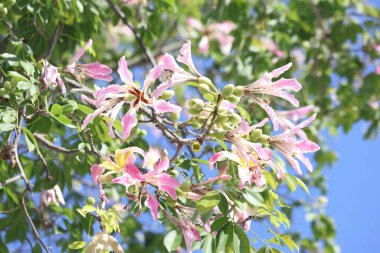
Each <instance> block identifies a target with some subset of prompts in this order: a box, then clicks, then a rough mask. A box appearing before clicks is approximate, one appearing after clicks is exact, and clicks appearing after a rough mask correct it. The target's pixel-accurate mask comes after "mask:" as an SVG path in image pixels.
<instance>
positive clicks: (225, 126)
mask: <svg viewBox="0 0 380 253" xmlns="http://www.w3.org/2000/svg"><path fill="white" fill-rule="evenodd" d="M222 127H223V129H225V130H231V129H232V126H231V125H230V124H229V123H228V122H226V123H223V124H222Z"/></svg>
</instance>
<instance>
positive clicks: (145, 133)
mask: <svg viewBox="0 0 380 253" xmlns="http://www.w3.org/2000/svg"><path fill="white" fill-rule="evenodd" d="M147 134H148V133H147V132H146V130H145V129H140V133H139V136H140V137H145V136H146V135H147Z"/></svg>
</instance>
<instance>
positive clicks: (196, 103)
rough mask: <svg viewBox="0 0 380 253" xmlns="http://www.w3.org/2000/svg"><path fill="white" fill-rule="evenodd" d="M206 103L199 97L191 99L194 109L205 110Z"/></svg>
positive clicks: (190, 104)
mask: <svg viewBox="0 0 380 253" xmlns="http://www.w3.org/2000/svg"><path fill="white" fill-rule="evenodd" d="M204 104H205V103H204V102H203V100H202V99H199V98H193V99H190V100H189V106H190V108H192V109H196V110H203V107H204Z"/></svg>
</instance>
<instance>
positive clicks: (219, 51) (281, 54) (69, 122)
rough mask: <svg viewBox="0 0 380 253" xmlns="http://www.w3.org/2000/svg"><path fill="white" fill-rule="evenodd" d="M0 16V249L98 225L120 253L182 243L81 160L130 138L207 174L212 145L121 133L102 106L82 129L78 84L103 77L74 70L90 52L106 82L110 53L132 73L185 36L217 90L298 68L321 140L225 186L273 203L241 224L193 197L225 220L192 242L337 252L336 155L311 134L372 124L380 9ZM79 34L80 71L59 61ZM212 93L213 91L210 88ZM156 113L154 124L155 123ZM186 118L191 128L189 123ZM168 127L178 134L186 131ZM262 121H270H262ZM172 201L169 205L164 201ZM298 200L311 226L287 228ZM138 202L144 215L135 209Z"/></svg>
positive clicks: (27, 9)
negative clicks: (276, 166) (310, 151)
mask: <svg viewBox="0 0 380 253" xmlns="http://www.w3.org/2000/svg"><path fill="white" fill-rule="evenodd" d="M0 19H1V24H0V53H1V54H0V66H1V72H0V139H1V147H0V148H1V149H0V150H1V151H0V171H1V173H0V196H1V200H2V201H1V203H0V252H26V251H30V250H32V251H33V252H44V249H43V247H44V246H46V245H47V248H49V249H50V250H51V252H68V251H72V252H75V250H77V251H78V252H80V251H84V250H85V248H84V247H85V246H88V245H89V242H91V240H93V237H94V235H95V234H96V233H97V232H99V230H100V229H102V230H104V231H107V232H112V235H113V236H114V237H115V238H116V239H117V241H118V243H119V244H120V245H121V247H122V248H123V249H124V251H125V252H137V251H138V250H144V251H145V252H168V251H171V250H176V249H177V248H179V247H182V248H185V247H186V246H185V240H183V239H182V235H181V233H180V231H179V230H178V229H177V228H176V226H174V225H173V224H172V223H170V222H168V221H167V220H166V219H165V216H167V214H166V213H163V212H160V213H159V217H158V219H159V220H160V221H161V223H159V222H158V221H152V219H151V218H150V216H149V215H148V213H149V210H148V209H146V207H145V208H143V209H142V210H138V207H137V206H136V205H129V202H128V200H127V199H126V197H125V189H124V188H122V187H121V186H120V187H119V186H114V187H107V188H106V195H107V196H108V198H109V199H110V202H107V203H105V202H104V201H101V199H100V197H99V190H98V186H97V185H96V184H94V182H93V179H92V178H91V172H90V167H91V165H94V164H100V163H101V162H102V161H103V160H102V159H101V157H103V156H107V155H110V154H114V153H115V151H116V150H117V149H122V148H127V147H135V146H136V147H139V148H141V149H142V150H144V151H146V152H147V151H148V150H149V147H152V146H158V147H159V148H160V149H163V148H165V149H167V150H168V153H169V154H170V155H169V158H172V157H174V158H175V159H174V164H175V166H176V167H178V168H179V169H178V170H180V171H184V172H183V173H185V174H186V175H188V177H189V178H190V180H191V182H192V183H194V184H195V183H198V184H199V183H200V182H202V180H203V179H207V178H208V177H211V176H215V175H216V174H215V173H214V172H215V171H214V172H212V173H214V174H212V173H211V172H209V169H208V166H207V163H208V161H207V160H208V159H209V158H210V157H211V155H212V154H213V153H215V152H217V151H221V150H222V149H223V144H221V143H220V142H218V143H216V144H215V143H211V142H210V143H207V145H206V144H205V145H202V149H201V150H200V152H199V153H198V152H197V151H199V150H197V149H200V147H197V146H196V145H195V144H193V145H192V146H191V145H189V146H187V147H186V148H184V149H183V150H181V149H179V148H177V147H176V146H175V145H173V144H172V143H170V140H171V139H170V138H167V136H163V134H161V133H160V129H161V128H160V127H157V128H158V133H159V134H158V135H157V134H156V135H155V133H156V132H157V131H156V132H155V131H154V129H153V128H151V127H146V126H145V127H143V126H142V127H138V128H134V129H132V132H131V136H132V137H131V138H129V139H127V141H122V140H120V139H117V138H116V139H114V138H111V137H110V135H109V133H108V129H107V125H108V123H109V121H110V119H109V118H108V117H97V118H95V119H94V121H93V123H92V124H89V125H88V126H87V129H86V130H81V125H82V123H83V121H84V119H85V118H86V116H88V115H89V114H91V113H93V112H94V106H92V105H91V104H90V103H88V102H86V100H84V99H82V98H81V95H83V94H84V95H87V96H90V95H91V94H92V93H93V91H94V89H95V88H96V87H105V86H106V85H107V84H108V83H107V82H106V81H95V80H93V79H91V78H86V79H84V78H82V75H87V76H90V77H93V76H95V77H99V75H100V72H101V71H100V70H99V69H98V72H96V73H92V72H86V67H88V66H89V65H86V64H87V63H93V62H101V63H102V64H104V65H107V66H109V67H110V68H112V69H113V70H114V73H113V74H112V77H113V82H112V83H121V80H120V79H119V76H118V75H117V74H116V70H117V69H118V65H117V62H118V61H119V59H120V58H121V57H122V56H125V58H126V59H127V61H128V67H129V69H130V70H131V71H132V72H133V73H134V76H135V80H136V81H139V82H141V84H142V83H143V79H144V76H145V74H146V73H148V71H149V70H150V69H151V67H152V65H156V64H157V62H159V61H160V60H161V59H162V57H163V55H164V54H165V53H170V54H173V55H179V50H180V48H181V47H182V45H183V44H184V43H185V42H186V41H187V40H190V41H191V42H192V52H193V59H194V63H195V65H196V66H197V68H198V70H199V71H200V72H201V73H202V74H203V75H204V76H206V77H209V78H210V79H212V82H213V83H214V84H215V85H216V88H217V89H219V90H222V89H223V87H224V86H225V85H226V84H228V83H232V84H234V85H236V87H238V86H239V85H246V84H249V83H252V81H253V80H258V79H259V78H260V77H261V76H262V75H263V73H265V72H269V71H271V70H273V69H276V68H278V67H281V66H284V65H286V64H287V63H289V62H292V63H293V66H292V68H291V69H290V70H289V71H287V72H286V73H284V74H283V75H284V76H285V77H288V78H291V77H296V78H297V80H298V81H299V82H300V83H301V84H302V86H303V88H302V90H300V91H299V92H298V93H297V94H295V96H296V98H297V99H298V100H299V104H300V106H301V107H302V106H309V105H314V107H313V108H312V111H314V112H317V113H318V116H317V120H315V121H314V123H313V124H312V126H310V127H309V128H306V129H304V131H305V132H306V134H307V136H308V138H309V139H310V140H312V141H314V142H316V143H318V144H319V145H320V147H321V149H320V150H319V151H318V152H316V153H315V155H314V157H313V158H314V161H315V163H314V164H315V166H314V171H313V172H312V173H308V172H306V171H305V172H304V174H303V176H297V177H295V176H293V175H292V173H291V172H289V174H286V177H285V179H284V180H283V181H284V183H283V184H281V183H280V181H281V180H278V179H276V178H275V177H272V179H269V178H266V180H267V186H265V187H264V188H260V187H256V186H255V187H252V188H249V189H247V191H244V192H243V193H239V191H237V193H236V191H235V192H234V191H232V190H231V191H230V193H231V194H232V195H233V194H235V193H236V196H235V195H233V196H235V197H236V198H237V199H239V198H244V199H245V200H246V202H247V203H248V205H249V206H250V208H253V209H255V210H256V211H257V210H259V209H260V208H264V209H265V210H269V209H270V210H271V213H270V214H268V215H262V216H261V215H257V216H255V215H253V216H252V217H246V220H247V221H248V220H252V224H254V226H253V225H251V229H250V231H249V232H247V231H244V230H243V229H244V228H245V227H244V226H245V224H244V222H241V221H240V223H239V222H232V221H231V220H229V219H228V218H227V216H228V215H227V213H228V211H231V210H229V206H230V205H229V203H228V200H226V197H225V196H224V195H223V194H219V193H218V191H209V192H208V193H207V194H206V195H204V196H203V197H202V199H201V200H200V201H199V200H198V201H197V202H196V204H194V205H195V206H196V212H200V213H201V214H202V215H201V216H202V222H205V221H207V220H208V219H209V218H210V217H211V216H212V212H211V213H210V212H209V211H210V208H211V210H212V209H213V208H214V207H216V206H218V207H219V210H221V214H222V216H220V217H222V218H220V217H218V219H215V221H214V223H212V224H213V225H212V226H211V231H213V233H214V236H212V235H211V234H208V233H204V234H202V233H201V238H202V240H201V241H200V242H194V243H193V249H194V250H196V249H202V250H203V251H204V252H217V251H218V252H249V250H250V251H252V252H280V251H281V250H285V248H289V249H292V250H293V249H298V247H299V250H300V251H301V252H321V250H324V252H339V246H338V245H337V244H336V243H335V241H334V240H335V232H336V231H335V225H334V221H333V219H332V218H331V217H329V216H328V215H326V214H325V212H324V211H323V209H324V207H325V204H326V199H325V197H324V196H325V195H326V193H327V186H326V182H325V176H324V174H323V170H325V169H326V168H327V167H328V166H330V165H331V164H332V163H334V162H335V161H336V159H337V154H336V153H335V152H334V151H333V150H329V148H328V147H327V145H326V144H325V140H324V139H323V138H322V137H321V134H320V133H321V131H322V130H326V129H328V131H329V132H330V133H331V134H334V133H336V132H337V130H338V129H339V128H340V127H341V128H342V129H343V130H344V131H345V132H349V131H350V130H351V128H352V127H353V125H354V124H355V123H357V122H358V121H366V122H367V123H368V128H367V129H366V131H365V133H364V136H363V138H376V136H377V134H378V130H379V123H380V110H379V105H378V103H379V97H380V61H379V56H380V9H379V8H377V7H376V6H372V5H370V4H369V3H366V2H364V1H359V0H358V1H356V0H290V1H279V0H270V1H265V2H263V1H258V0H251V1H249V0H246V1H244V0H236V1H222V0H220V1H187V0H183V1H175V0H156V1H148V0H140V1H138V0H137V1H136V0H129V1H128V0H124V1H119V0H104V1H103V0H86V1H85V0H46V1H38V0H17V1H16V0H5V1H3V2H2V3H0ZM223 22H228V23H223ZM215 24H224V25H226V24H232V25H231V26H230V27H229V26H223V27H222V28H220V31H218V32H219V33H226V34H227V35H226V34H225V35H226V36H225V37H221V36H220V35H218V34H217V32H216V31H217V29H216V28H215V27H216V25H215ZM90 39H92V47H88V48H87V49H86V53H85V54H84V56H83V57H82V58H81V59H80V61H79V62H80V63H81V64H82V65H80V64H77V65H76V67H78V66H79V67H82V72H81V73H79V74H78V73H77V72H71V73H70V71H69V66H70V64H71V63H72V62H71V61H72V60H70V59H72V57H73V55H74V54H75V52H77V51H78V49H79V48H82V47H83V46H84V45H85V44H86V43H87V42H88V41H89V40H90ZM229 44H231V48H228V45H229ZM226 45H227V47H225V46H226ZM75 62H78V60H76V61H75ZM48 64H51V65H48ZM47 66H53V67H54V66H57V69H56V71H58V72H62V73H61V76H60V75H59V74H58V76H55V77H56V78H62V81H63V83H64V85H65V87H66V89H67V92H66V93H65V94H63V93H62V89H61V87H57V88H54V87H52V85H51V83H46V82H44V80H46V79H44V76H43V75H44V74H43V73H44V71H45V70H46V68H47ZM99 71H100V72H99ZM63 72H66V74H63ZM119 73H120V72H119ZM78 75H79V78H78ZM45 78H46V75H45ZM48 78H50V77H48ZM95 79H101V80H106V79H107V78H104V77H103V79H102V78H95ZM121 79H123V77H122V78H121ZM57 80H58V79H57ZM58 86H60V85H58ZM173 89H174V91H175V94H176V104H177V105H179V106H181V107H182V108H185V107H186V106H187V100H189V99H190V98H192V97H193V96H192V94H196V96H199V95H204V94H202V93H199V92H198V90H196V89H194V90H191V89H188V88H185V86H180V85H178V86H175V87H174V88H173ZM235 89H236V88H235ZM200 91H201V90H200ZM205 98H206V99H207V96H205ZM213 99H214V100H213ZM271 100H272V101H271V102H270V105H271V106H272V107H274V108H275V109H276V110H290V109H293V107H292V106H290V104H289V103H287V102H284V100H282V99H279V98H273V99H272V98H271ZM218 101H219V100H218ZM209 102H210V103H211V104H212V103H215V102H216V101H215V98H209ZM230 102H231V101H230ZM215 108H217V106H215ZM237 110H238V111H239V114H240V116H243V117H245V119H246V120H247V121H248V123H250V125H251V124H253V123H255V124H256V123H257V122H258V121H260V120H261V119H263V118H264V117H266V113H265V111H264V110H262V109H261V108H260V107H259V106H257V104H255V103H252V101H251V100H250V99H241V101H240V103H239V106H238V108H237ZM122 111H123V113H125V112H126V111H127V110H126V109H125V108H123V109H122ZM144 113H148V114H149V110H148V112H144ZM149 115H150V114H149ZM153 116H154V113H153ZM153 116H152V117H153ZM240 116H239V117H240ZM138 119H139V120H140V122H143V121H144V119H142V118H138ZM155 120H156V119H154V118H152V119H151V122H153V123H154V124H155V125H156V126H157V125H159V123H157V122H156V121H155ZM161 120H163V122H164V123H168V122H171V123H173V122H176V121H178V118H176V116H175V115H173V114H170V115H169V116H168V117H165V118H163V119H161ZM165 120H166V121H165ZM198 120H199V119H198ZM229 120H231V118H229ZM191 123H192V124H193V125H192V126H193V127H194V129H197V127H196V123H197V122H191ZM160 124H161V123H160ZM171 127H172V126H171ZM173 127H174V128H175V131H177V134H178V135H180V137H181V138H186V137H187V136H186V135H188V134H189V135H191V132H190V133H187V132H184V131H182V132H181V127H178V126H173ZM114 129H115V130H116V132H121V129H122V123H121V121H120V120H115V123H114ZM263 129H264V130H266V131H267V132H268V133H269V132H270V127H269V125H268V126H265V127H264V128H263ZM156 130H157V129H156ZM161 130H162V129H161ZM164 135H165V134H164ZM205 138H206V137H205ZM212 138H216V139H217V137H215V136H212ZM203 140H204V139H203ZM205 142H207V139H206V140H205ZM177 144H178V143H177ZM198 144H199V143H198ZM200 144H203V143H202V142H201V143H200ZM181 148H182V146H181ZM177 151H178V152H177ZM20 164H21V166H22V167H21V169H20V166H19V165H20ZM229 166H231V168H233V167H234V166H235V165H231V164H230V163H229ZM282 166H285V167H286V168H291V166H290V165H289V164H283V165H282ZM287 171H291V169H287ZM173 173H174V172H173ZM210 173H211V174H210ZM293 174H294V173H293ZM171 175H172V174H171ZM271 180H272V181H271ZM255 183H256V182H255ZM256 185H257V183H256ZM306 185H307V187H308V188H309V190H310V192H311V193H312V194H311V197H308V196H307V195H305V196H303V195H302V196H298V195H292V192H294V191H295V190H296V188H297V191H302V188H303V189H304V190H306V191H307V192H309V190H308V188H307V187H306ZM298 186H299V187H298ZM181 189H182V190H183V188H182V186H181ZM236 190H238V189H236ZM61 191H62V192H63V196H60V192H61ZM213 194H215V195H213ZM239 194H240V195H242V196H240V195H239ZM216 195H217V197H215V196H216ZM223 196H224V197H223ZM239 196H240V197H239ZM89 197H94V198H95V203H94V201H93V199H91V198H90V199H88V198H89ZM228 197H230V196H229V195H228ZM298 197H299V198H298ZM231 198H232V197H231ZM202 200H203V203H202ZM59 202H60V204H58V203H59ZM213 202H215V203H216V204H214V206H213V204H212V203H213ZM224 202H225V203H224ZM223 203H224V204H223ZM170 205H171V204H170V203H169V204H167V206H166V208H167V210H169V211H173V210H172V209H171V207H172V206H170ZM123 207H125V208H124V211H122V210H123ZM225 208H227V210H224V209H225ZM297 208H302V209H305V210H307V213H308V216H309V218H310V226H311V229H312V236H311V237H306V236H305V235H304V234H303V233H302V231H294V230H292V229H291V227H290V229H288V227H289V226H290V225H291V224H292V214H293V212H294V210H295V209H297ZM78 210H79V211H78ZM223 210H224V211H223ZM139 211H142V212H143V214H142V216H141V217H137V216H138V214H137V215H136V213H139ZM145 211H146V212H145ZM207 215H209V217H207ZM223 215H225V216H223ZM194 216H197V214H195V215H194ZM159 224H160V225H159ZM256 226H262V227H267V228H268V231H269V234H271V239H268V240H267V239H262V238H261V237H260V236H259V235H257V234H256V233H255V227H256ZM165 231H168V232H165ZM245 232H246V234H247V235H246V234H245ZM41 242H42V243H41ZM231 245H233V246H231ZM29 248H30V249H29ZM26 249H27V250H26ZM115 252H116V251H115Z"/></svg>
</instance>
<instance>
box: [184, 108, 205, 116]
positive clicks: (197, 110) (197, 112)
mask: <svg viewBox="0 0 380 253" xmlns="http://www.w3.org/2000/svg"><path fill="white" fill-rule="evenodd" d="M187 112H188V113H189V114H191V115H198V114H200V113H201V112H202V109H200V110H199V109H195V108H189V110H187Z"/></svg>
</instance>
